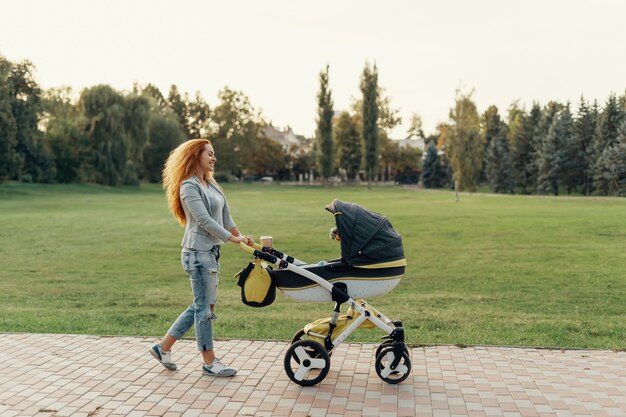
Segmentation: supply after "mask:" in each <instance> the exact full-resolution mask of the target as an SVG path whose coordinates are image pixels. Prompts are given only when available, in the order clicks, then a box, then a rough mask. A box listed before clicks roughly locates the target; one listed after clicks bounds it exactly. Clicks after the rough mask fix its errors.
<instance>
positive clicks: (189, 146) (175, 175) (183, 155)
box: [163, 139, 219, 226]
mask: <svg viewBox="0 0 626 417" xmlns="http://www.w3.org/2000/svg"><path fill="white" fill-rule="evenodd" d="M206 145H211V142H209V140H208V139H190V140H188V141H186V142H183V143H181V144H180V145H178V147H176V149H174V150H173V151H172V152H170V156H169V157H168V158H167V161H165V166H164V167H163V189H165V195H166V196H167V205H168V207H169V209H170V211H171V212H172V214H173V215H174V217H175V218H176V220H178V222H179V223H180V224H181V225H183V226H184V225H185V224H186V223H187V218H186V217H185V211H184V210H183V203H182V201H180V186H181V185H182V183H183V181H184V180H186V179H187V178H189V177H191V176H192V175H194V174H195V173H196V170H197V168H198V160H199V159H200V154H201V153H202V151H203V150H204V147H205V146H206ZM204 177H205V178H206V179H207V180H208V181H210V182H212V183H213V184H215V185H216V186H218V187H219V185H217V182H216V181H215V179H214V178H213V172H211V171H206V172H205V173H204Z"/></svg>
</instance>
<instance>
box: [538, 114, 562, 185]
mask: <svg viewBox="0 0 626 417" xmlns="http://www.w3.org/2000/svg"><path fill="white" fill-rule="evenodd" d="M551 119H552V124H551V125H550V128H549V129H548V134H547V135H546V136H545V137H544V138H543V141H542V142H541V145H540V147H539V149H538V152H537V159H536V163H537V192H538V193H540V194H554V195H559V174H560V171H561V164H562V159H563V158H562V152H561V150H562V143H563V137H564V124H563V121H562V118H561V117H560V115H559V114H555V115H554V117H551Z"/></svg>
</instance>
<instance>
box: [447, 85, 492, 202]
mask: <svg viewBox="0 0 626 417" xmlns="http://www.w3.org/2000/svg"><path fill="white" fill-rule="evenodd" d="M472 94H473V93H469V94H462V93H460V92H459V91H457V95H456V100H455V105H454V108H452V109H451V110H450V120H451V121H452V123H451V124H450V128H449V129H447V131H446V135H447V144H446V157H447V158H448V160H449V161H450V165H451V166H452V177H453V180H454V188H455V190H457V191H458V190H459V189H469V190H471V191H473V190H475V189H476V183H477V181H478V175H479V173H480V170H481V168H482V164H483V153H484V149H485V147H484V143H483V138H482V137H481V135H480V119H479V116H478V110H477V109H476V104H474V102H473V101H472V97H471V96H472ZM457 199H458V195H457Z"/></svg>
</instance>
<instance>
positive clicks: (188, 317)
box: [167, 247, 219, 352]
mask: <svg viewBox="0 0 626 417" xmlns="http://www.w3.org/2000/svg"><path fill="white" fill-rule="evenodd" d="M180 258H181V263H182V265H183V269H184V270H185V272H186V273H187V274H189V280H190V281H191V290H192V291H193V304H191V305H190V306H189V307H187V309H186V310H185V311H183V312H182V314H181V315H180V316H179V317H178V318H177V319H176V321H175V322H174V324H172V326H171V327H170V329H169V330H168V331H167V332H168V333H169V335H170V336H172V337H174V338H176V339H180V338H182V337H183V335H184V334H185V333H187V331H188V330H189V329H191V326H195V330H196V341H197V343H198V350H199V351H201V352H204V351H207V350H212V349H213V322H212V321H211V320H210V319H209V317H210V316H211V307H210V306H211V304H215V303H216V302H217V284H218V282H219V263H218V259H219V247H214V249H212V250H211V251H207V252H196V251H190V250H187V249H183V251H182V253H181V255H180Z"/></svg>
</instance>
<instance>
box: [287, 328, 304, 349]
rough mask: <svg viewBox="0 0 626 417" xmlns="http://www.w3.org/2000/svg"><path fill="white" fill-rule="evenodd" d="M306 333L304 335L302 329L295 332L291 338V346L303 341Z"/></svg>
mask: <svg viewBox="0 0 626 417" xmlns="http://www.w3.org/2000/svg"><path fill="white" fill-rule="evenodd" d="M305 334H306V333H304V329H300V330H298V331H297V332H296V334H294V335H293V337H292V338H291V343H290V344H291V345H293V344H294V343H296V342H299V341H300V340H304V335H305Z"/></svg>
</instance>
